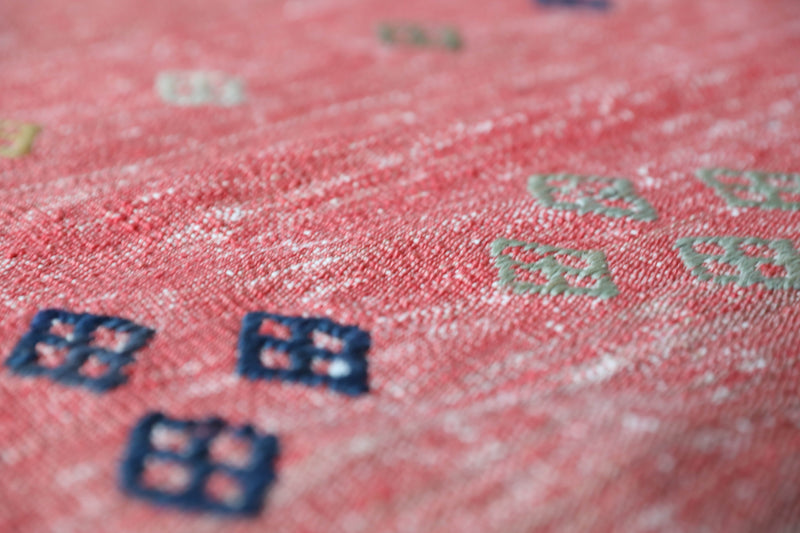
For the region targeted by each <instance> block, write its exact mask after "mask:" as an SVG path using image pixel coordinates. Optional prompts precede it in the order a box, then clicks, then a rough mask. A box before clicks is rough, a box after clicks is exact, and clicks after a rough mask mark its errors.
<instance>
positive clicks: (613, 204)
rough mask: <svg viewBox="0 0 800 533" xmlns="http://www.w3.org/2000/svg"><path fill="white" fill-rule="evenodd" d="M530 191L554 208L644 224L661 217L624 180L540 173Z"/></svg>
mask: <svg viewBox="0 0 800 533" xmlns="http://www.w3.org/2000/svg"><path fill="white" fill-rule="evenodd" d="M528 191H529V192H530V193H531V195H533V196H534V197H535V198H536V199H537V200H538V201H539V202H540V203H541V204H542V205H544V206H546V207H549V208H551V209H560V210H568V211H577V212H578V213H579V214H580V215H585V214H586V213H597V214H599V215H605V216H609V217H615V218H619V217H627V218H630V219H633V220H641V221H651V220H655V219H656V218H657V216H656V212H655V210H654V209H653V207H652V206H651V205H650V204H649V203H648V202H647V200H645V199H644V198H642V197H640V196H638V195H637V194H636V192H635V191H634V190H633V185H632V184H631V182H630V181H628V180H626V179H623V178H604V177H600V176H575V175H573V174H536V175H533V176H531V177H530V178H528Z"/></svg>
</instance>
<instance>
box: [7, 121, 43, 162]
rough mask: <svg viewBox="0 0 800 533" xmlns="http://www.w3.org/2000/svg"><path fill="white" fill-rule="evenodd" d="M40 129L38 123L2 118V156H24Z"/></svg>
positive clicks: (29, 149)
mask: <svg viewBox="0 0 800 533" xmlns="http://www.w3.org/2000/svg"><path fill="white" fill-rule="evenodd" d="M40 130H41V128H40V127H39V126H37V125H36V124H28V123H25V122H14V121H11V120H0V157H6V158H14V157H22V156H23V155H25V154H27V153H29V152H30V151H31V147H32V146H33V139H34V138H35V137H36V135H37V134H38V133H39V131H40Z"/></svg>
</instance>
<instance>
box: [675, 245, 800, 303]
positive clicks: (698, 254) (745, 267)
mask: <svg viewBox="0 0 800 533" xmlns="http://www.w3.org/2000/svg"><path fill="white" fill-rule="evenodd" d="M676 248H677V249H678V251H679V252H680V256H681V259H682V260H683V262H684V264H685V265H686V267H687V268H689V269H690V270H691V271H692V274H694V275H695V276H697V277H698V278H699V279H701V280H703V281H713V282H714V283H717V284H719V285H725V284H728V283H733V284H736V285H739V286H741V287H749V286H751V285H755V284H762V285H764V286H765V287H767V288H768V289H774V290H780V289H800V255H798V253H797V250H796V249H795V247H794V245H793V244H792V242H791V241H789V240H787V239H777V240H767V239H759V238H756V237H684V238H682V239H678V241H677V243H676Z"/></svg>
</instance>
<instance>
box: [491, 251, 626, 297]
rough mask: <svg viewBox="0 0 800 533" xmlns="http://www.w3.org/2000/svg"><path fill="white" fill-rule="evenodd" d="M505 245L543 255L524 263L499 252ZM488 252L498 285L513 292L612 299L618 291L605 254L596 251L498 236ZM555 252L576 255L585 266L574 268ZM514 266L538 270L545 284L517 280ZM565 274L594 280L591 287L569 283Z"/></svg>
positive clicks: (532, 270) (533, 270)
mask: <svg viewBox="0 0 800 533" xmlns="http://www.w3.org/2000/svg"><path fill="white" fill-rule="evenodd" d="M508 248H522V249H523V251H530V252H533V253H536V254H541V255H543V256H544V257H542V258H541V259H539V260H537V261H534V262H533V263H525V262H524V261H518V260H516V259H513V258H512V257H511V256H510V255H508V254H505V253H503V252H504V251H505V250H506V249H508ZM491 255H492V257H494V258H495V266H496V267H497V269H498V270H499V271H500V285H502V286H507V287H510V288H511V289H512V290H513V292H514V293H515V294H528V293H541V294H545V295H557V294H576V295H588V296H594V297H596V298H601V299H608V298H612V297H614V296H616V295H617V294H619V290H618V289H617V286H616V285H615V284H614V281H613V280H612V279H611V273H610V272H609V270H608V263H607V262H606V256H605V254H604V253H603V252H602V251H600V250H573V249H570V248H558V247H555V246H549V245H546V244H538V243H535V242H524V241H518V240H513V239H506V238H502V237H501V238H499V239H496V240H495V241H494V242H493V243H492V248H491ZM558 255H567V256H571V257H576V258H578V259H579V260H581V261H584V262H585V263H586V264H587V267H586V268H577V267H573V266H570V265H566V264H564V263H562V262H560V261H558V259H557V256H558ZM515 268H521V269H523V270H528V271H531V272H537V271H540V272H542V273H543V274H544V275H545V276H546V277H547V280H548V281H547V284H545V285H541V284H536V283H531V282H525V281H518V280H517V273H516V272H515V270H514V269H515ZM565 275H569V276H575V277H577V278H578V279H583V278H587V277H588V278H591V279H592V280H594V281H595V282H596V283H595V285H594V286H591V287H579V286H575V285H570V284H569V283H568V282H567V280H566V279H565V277H564V276H565Z"/></svg>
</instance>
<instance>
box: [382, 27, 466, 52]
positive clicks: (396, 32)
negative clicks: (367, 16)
mask: <svg viewBox="0 0 800 533" xmlns="http://www.w3.org/2000/svg"><path fill="white" fill-rule="evenodd" d="M378 37H379V38H380V40H381V41H383V42H384V43H386V44H390V45H394V44H407V45H412V46H441V47H443V48H447V49H448V50H451V51H456V50H458V49H460V48H461V46H462V45H463V44H464V42H463V40H462V39H461V35H460V34H459V33H458V30H457V29H455V28H452V27H445V28H442V29H441V30H439V32H438V35H436V36H434V37H431V36H430V35H429V31H428V30H426V29H425V28H423V27H421V26H418V25H416V24H386V23H384V24H381V25H380V26H378Z"/></svg>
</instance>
